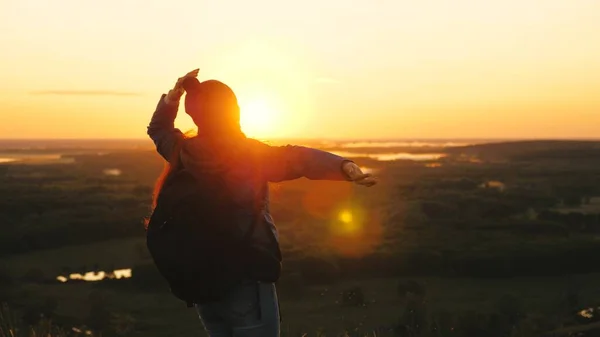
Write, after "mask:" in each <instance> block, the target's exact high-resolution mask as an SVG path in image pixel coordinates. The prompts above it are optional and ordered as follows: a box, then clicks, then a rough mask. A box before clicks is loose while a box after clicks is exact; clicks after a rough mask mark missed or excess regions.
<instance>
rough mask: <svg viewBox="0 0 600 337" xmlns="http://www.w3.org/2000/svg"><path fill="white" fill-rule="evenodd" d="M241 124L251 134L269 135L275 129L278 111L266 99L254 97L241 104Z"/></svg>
mask: <svg viewBox="0 0 600 337" xmlns="http://www.w3.org/2000/svg"><path fill="white" fill-rule="evenodd" d="M240 114H241V116H240V124H241V127H242V130H243V131H244V132H245V133H247V134H248V135H249V136H262V137H264V136H269V135H270V134H272V133H273V132H274V131H275V127H276V125H275V124H276V123H275V121H276V119H277V117H278V116H277V113H276V110H275V108H274V107H273V105H272V104H269V102H268V101H267V100H265V99H253V100H249V101H248V102H247V103H241V104H240Z"/></svg>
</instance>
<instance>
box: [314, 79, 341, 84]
mask: <svg viewBox="0 0 600 337" xmlns="http://www.w3.org/2000/svg"><path fill="white" fill-rule="evenodd" d="M315 82H317V83H327V84H339V83H342V82H341V81H340V80H336V79H335V78H331V77H319V78H317V79H316V80H315Z"/></svg>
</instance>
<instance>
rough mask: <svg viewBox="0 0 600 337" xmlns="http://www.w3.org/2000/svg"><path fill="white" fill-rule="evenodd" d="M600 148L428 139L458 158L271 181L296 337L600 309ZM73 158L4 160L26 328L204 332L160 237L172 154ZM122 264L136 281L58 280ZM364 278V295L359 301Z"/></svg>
mask: <svg viewBox="0 0 600 337" xmlns="http://www.w3.org/2000/svg"><path fill="white" fill-rule="evenodd" d="M599 144H600V143H596V142H522V143H502V144H487V145H480V146H469V147H464V148H451V149H442V148H440V149H427V150H428V152H432V153H435V152H440V151H446V152H447V154H448V156H447V157H444V158H441V159H439V160H435V161H428V162H412V161H392V162H382V161H376V160H373V159H368V158H363V159H360V158H359V159H357V162H358V163H359V164H361V165H362V166H366V167H369V168H370V169H372V170H374V171H375V172H376V173H377V175H378V176H379V178H380V181H381V183H380V185H378V186H376V187H374V188H371V189H362V188H359V187H354V186H350V185H348V184H346V183H341V182H311V181H307V180H304V179H300V180H297V181H293V182H288V183H282V184H277V185H274V186H272V188H271V190H272V210H273V216H274V218H275V220H276V223H277V225H278V227H279V230H280V232H281V245H282V249H283V252H284V259H285V263H284V274H283V276H282V280H281V282H280V284H279V288H280V296H281V303H282V312H283V316H284V327H283V331H284V333H285V334H286V335H289V336H300V335H302V333H309V335H316V334H317V333H318V332H319V331H321V332H323V333H326V334H327V335H328V336H329V335H333V336H335V335H337V334H338V333H341V332H343V331H348V332H349V333H357V334H358V333H360V334H362V335H361V336H363V335H364V334H366V333H369V332H374V331H376V332H377V336H385V335H389V336H484V335H485V336H538V335H539V334H540V333H542V332H545V331H550V330H553V329H556V328H559V327H562V326H568V325H577V324H588V323H593V322H595V321H598V320H600V319H599V318H598V315H595V316H594V315H592V316H593V317H591V318H584V317H582V316H581V315H578V312H579V311H581V310H583V309H586V308H590V307H597V306H598V305H599V304H600V288H598V286H597V284H598V281H599V280H600V241H599V238H600V210H599V209H598V200H599V198H600V171H598V169H597V167H599V164H600V150H599V148H600V147H599ZM371 150H372V149H356V151H357V152H360V153H369V151H371ZM386 150H389V151H390V152H393V151H405V150H406V149H400V148H399V149H386ZM63 152H64V153H63V154H62V157H61V160H60V162H49V161H46V162H39V161H35V160H31V161H28V162H12V163H6V164H3V165H0V193H1V195H3V201H2V203H0V214H2V217H3V220H2V221H1V222H0V230H1V231H2V235H1V236H0V301H5V302H7V303H8V304H9V305H10V306H11V308H13V309H14V310H16V311H18V312H19V315H21V316H22V317H23V319H24V321H25V323H26V324H28V323H31V324H33V323H35V322H36V321H37V320H39V317H40V314H41V313H43V314H44V315H46V316H50V317H52V318H53V319H54V321H55V322H56V324H59V325H63V326H65V327H67V328H70V327H72V326H82V325H86V326H88V327H89V328H90V329H93V330H96V331H102V333H103V336H112V335H125V336H184V335H190V334H202V333H203V332H202V327H201V325H200V322H199V320H198V319H197V317H196V314H195V312H194V311H193V310H189V309H186V308H185V306H184V305H183V304H182V303H180V302H179V301H177V300H176V299H174V297H172V296H171V295H170V294H169V293H168V292H167V291H166V286H165V284H164V283H163V282H162V280H161V279H160V277H159V276H158V275H157V273H156V271H155V270H154V269H153V266H152V264H151V261H150V259H149V256H148V253H147V251H146V248H145V241H144V231H143V226H142V220H143V218H144V217H145V216H147V215H148V211H149V203H150V197H151V193H152V188H153V182H154V179H155V178H156V177H157V176H158V174H159V173H160V171H161V169H162V167H163V166H162V162H161V160H160V158H159V157H158V156H157V155H156V154H155V153H154V152H152V151H151V150H150V149H148V150H146V149H137V150H122V149H121V150H119V149H111V150H110V151H104V152H106V153H100V154H99V153H98V152H102V151H99V150H98V149H94V151H88V152H85V151H63ZM9 154H10V153H9ZM20 155H21V156H27V155H26V154H20ZM46 159H47V158H46ZM33 162H35V165H34V164H33ZM348 214H350V215H348ZM349 217H350V218H351V219H352V221H348V220H344V219H348V218H349ZM115 269H132V277H131V278H128V279H122V280H110V281H98V282H67V283H61V282H59V281H58V280H57V277H58V276H60V275H63V276H66V275H69V274H72V273H81V274H85V273H87V272H92V271H107V272H108V271H112V270H115ZM351 289H355V291H357V290H356V289H359V290H358V291H359V292H360V293H361V295H362V297H363V299H362V300H360V301H354V302H353V301H351V300H349V299H348V296H346V295H344V294H343V293H344V292H346V293H347V292H348V291H349V290H351ZM417 326H418V327H419V328H417ZM392 328H395V330H394V331H390V329H392ZM436 333H437V334H436ZM592 333H593V332H589V331H588V332H587V335H585V336H593V334H592ZM360 334H359V335H360ZM350 335H351V334H350Z"/></svg>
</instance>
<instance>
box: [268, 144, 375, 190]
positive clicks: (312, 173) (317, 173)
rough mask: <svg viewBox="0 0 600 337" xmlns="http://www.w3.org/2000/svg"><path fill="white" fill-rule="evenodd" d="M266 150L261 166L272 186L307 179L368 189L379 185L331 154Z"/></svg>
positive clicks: (289, 148)
mask: <svg viewBox="0 0 600 337" xmlns="http://www.w3.org/2000/svg"><path fill="white" fill-rule="evenodd" d="M263 146H264V147H263V149H262V151H261V152H262V154H261V157H262V161H263V163H262V164H263V165H262V166H263V170H264V173H265V175H266V178H267V179H268V180H269V181H271V182H280V181H284V180H293V179H298V178H301V177H305V178H307V179H311V180H338V181H344V180H345V181H353V182H356V183H357V184H360V185H365V186H372V185H375V183H376V181H375V179H374V178H373V177H372V176H371V175H370V174H365V173H363V172H362V170H361V169H360V167H358V166H357V165H356V164H355V163H354V162H353V161H352V160H349V159H347V158H344V157H341V156H338V155H335V154H333V153H330V152H326V151H322V150H318V149H313V148H309V147H304V146H295V145H287V146H269V145H266V144H263Z"/></svg>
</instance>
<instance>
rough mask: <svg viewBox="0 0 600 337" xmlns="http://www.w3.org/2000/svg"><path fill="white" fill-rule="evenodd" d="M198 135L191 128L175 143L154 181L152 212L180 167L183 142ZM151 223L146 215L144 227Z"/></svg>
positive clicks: (146, 227)
mask: <svg viewBox="0 0 600 337" xmlns="http://www.w3.org/2000/svg"><path fill="white" fill-rule="evenodd" d="M196 136H197V131H196V130H189V131H187V132H186V133H184V134H183V140H182V141H180V142H178V143H177V144H176V145H175V148H174V149H173V152H172V154H171V158H169V160H168V161H167V162H166V163H165V165H164V168H163V170H162V172H161V173H160V175H159V176H158V178H157V179H156V182H154V189H153V190H152V204H151V206H150V214H152V212H154V209H155V208H156V204H157V202H158V196H159V195H160V191H162V188H163V186H164V185H165V181H166V180H167V178H169V176H170V175H171V174H172V173H173V172H175V171H176V170H177V169H179V165H181V160H180V159H179V158H180V157H179V155H180V153H181V149H182V148H183V142H184V141H185V140H186V139H190V138H193V137H196ZM149 223H150V217H146V218H145V219H144V229H146V230H147V229H148V224H149Z"/></svg>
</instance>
